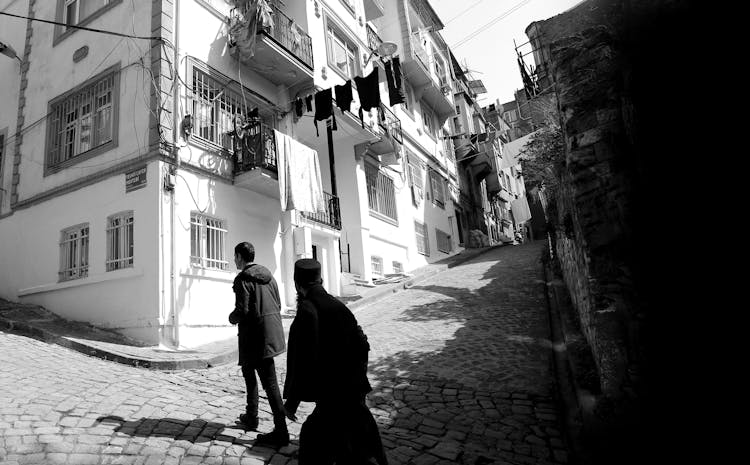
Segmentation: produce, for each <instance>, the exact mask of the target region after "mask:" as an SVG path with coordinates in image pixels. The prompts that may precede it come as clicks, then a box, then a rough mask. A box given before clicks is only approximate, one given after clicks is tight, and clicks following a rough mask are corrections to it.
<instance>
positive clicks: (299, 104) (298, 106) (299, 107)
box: [294, 97, 304, 118]
mask: <svg viewBox="0 0 750 465" xmlns="http://www.w3.org/2000/svg"><path fill="white" fill-rule="evenodd" d="M303 106H304V102H303V101H302V99H301V98H299V97H298V98H297V99H296V100H295V101H294V112H295V114H296V115H297V118H301V117H302V115H303V114H304V108H303Z"/></svg>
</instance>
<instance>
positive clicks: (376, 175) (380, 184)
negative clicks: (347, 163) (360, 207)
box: [365, 163, 398, 221]
mask: <svg viewBox="0 0 750 465" xmlns="http://www.w3.org/2000/svg"><path fill="white" fill-rule="evenodd" d="M365 177H366V179H367V199H368V202H369V205H370V212H375V213H378V214H380V215H383V216H385V217H386V218H390V219H391V220H393V221H398V214H397V211H396V189H395V187H394V185H393V179H391V178H390V177H388V176H387V175H386V174H385V173H383V172H382V171H380V170H379V169H378V168H377V167H376V166H373V165H370V164H369V163H366V164H365Z"/></svg>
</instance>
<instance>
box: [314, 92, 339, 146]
mask: <svg viewBox="0 0 750 465" xmlns="http://www.w3.org/2000/svg"><path fill="white" fill-rule="evenodd" d="M328 118H333V121H332V122H331V130H333V131H335V130H336V129H337V128H336V115H335V114H334V112H333V92H332V90H331V89H325V90H321V91H319V92H316V93H315V119H314V120H313V124H315V132H316V134H317V135H318V136H320V131H318V121H323V120H325V119H328Z"/></svg>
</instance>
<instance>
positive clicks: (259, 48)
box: [229, 6, 314, 86]
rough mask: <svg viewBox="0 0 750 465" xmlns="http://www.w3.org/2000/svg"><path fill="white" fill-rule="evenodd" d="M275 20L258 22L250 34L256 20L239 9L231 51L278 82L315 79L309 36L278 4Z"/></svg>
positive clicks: (235, 13) (234, 19) (234, 17)
mask: <svg viewBox="0 0 750 465" xmlns="http://www.w3.org/2000/svg"><path fill="white" fill-rule="evenodd" d="M271 10H272V18H273V23H272V24H270V25H268V26H267V25H258V26H257V35H256V36H255V37H249V32H248V31H251V30H252V27H251V26H252V22H251V21H250V20H249V19H248V18H247V17H246V16H245V14H244V13H243V12H242V11H238V10H237V9H236V8H235V9H233V10H232V13H231V16H230V18H231V19H230V24H231V26H230V29H229V35H230V39H231V40H230V45H232V44H234V45H233V46H230V54H232V56H234V57H235V58H237V59H239V60H240V62H241V63H243V64H244V65H246V66H247V67H249V68H250V69H252V70H254V71H256V72H258V73H259V74H260V75H262V76H264V77H265V78H267V79H268V80H270V81H271V82H273V83H276V84H283V85H286V86H291V85H295V84H300V83H303V84H304V81H306V80H308V79H309V81H310V83H312V81H313V69H314V63H313V48H312V39H311V38H310V36H309V35H307V33H306V32H305V31H303V30H302V29H300V27H299V26H298V25H297V24H296V23H295V22H294V21H293V20H292V19H290V18H289V17H288V16H287V15H285V14H284V13H282V12H281V10H279V9H278V8H277V7H276V6H272V7H271Z"/></svg>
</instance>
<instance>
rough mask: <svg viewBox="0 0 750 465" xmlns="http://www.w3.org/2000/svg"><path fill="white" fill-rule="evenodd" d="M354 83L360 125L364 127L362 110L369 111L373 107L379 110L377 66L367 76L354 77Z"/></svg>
mask: <svg viewBox="0 0 750 465" xmlns="http://www.w3.org/2000/svg"><path fill="white" fill-rule="evenodd" d="M354 83H355V84H357V93H358V94H359V105H360V107H359V119H360V120H361V121H362V127H365V122H364V120H362V111H363V110H364V111H370V110H372V109H373V108H377V109H378V111H379V110H380V86H379V85H378V84H379V83H378V67H377V66H376V67H375V69H373V70H372V72H371V73H370V74H369V75H368V76H367V77H360V76H357V77H355V78H354Z"/></svg>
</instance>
